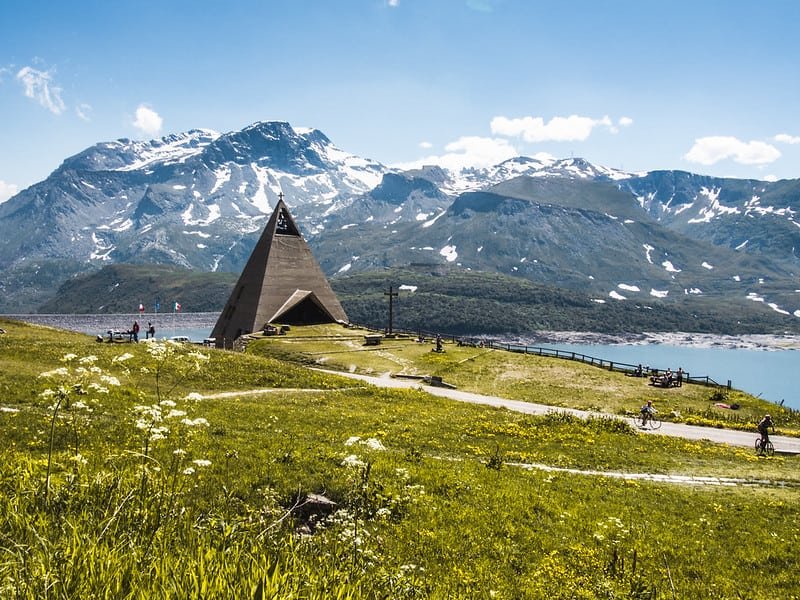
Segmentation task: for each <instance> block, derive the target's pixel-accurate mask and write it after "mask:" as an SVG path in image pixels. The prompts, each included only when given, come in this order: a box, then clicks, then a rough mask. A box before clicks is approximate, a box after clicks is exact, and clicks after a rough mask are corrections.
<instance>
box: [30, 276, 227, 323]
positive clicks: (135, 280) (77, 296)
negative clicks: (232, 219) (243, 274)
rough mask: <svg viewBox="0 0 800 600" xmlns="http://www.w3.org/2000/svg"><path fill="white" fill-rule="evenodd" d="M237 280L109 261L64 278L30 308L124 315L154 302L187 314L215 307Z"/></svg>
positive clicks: (148, 307) (67, 312)
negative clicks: (176, 304)
mask: <svg viewBox="0 0 800 600" xmlns="http://www.w3.org/2000/svg"><path fill="white" fill-rule="evenodd" d="M237 278H238V274H233V273H202V272H195V271H188V270H186V269H180V268H177V267H173V266H169V265H128V264H115V265H110V266H108V267H104V268H103V269H101V270H100V271H97V272H94V273H91V274H88V275H80V276H77V277H73V278H72V279H70V280H68V281H67V282H65V283H64V284H63V285H62V286H61V287H60V288H59V290H58V293H57V294H56V296H55V297H54V298H53V299H51V300H49V301H48V302H46V303H45V304H42V305H41V306H39V307H38V309H37V311H36V312H39V313H62V314H103V313H108V314H114V313H129V312H133V311H135V310H136V308H137V307H138V306H139V304H140V303H142V304H144V305H145V307H147V310H148V311H150V310H152V306H153V303H154V302H156V301H157V300H159V301H160V302H161V310H162V311H166V312H168V311H170V310H171V308H170V306H171V304H172V302H175V301H179V302H180V303H181V307H182V310H184V311H188V312H208V311H218V310H222V307H223V306H225V301H226V300H227V299H228V296H229V295H230V293H231V289H233V286H234V284H235V283H236V279H237Z"/></svg>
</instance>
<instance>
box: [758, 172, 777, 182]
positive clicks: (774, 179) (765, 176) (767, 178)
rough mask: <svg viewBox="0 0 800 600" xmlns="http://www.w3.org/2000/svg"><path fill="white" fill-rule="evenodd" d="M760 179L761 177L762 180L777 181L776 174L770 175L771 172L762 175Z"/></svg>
mask: <svg viewBox="0 0 800 600" xmlns="http://www.w3.org/2000/svg"><path fill="white" fill-rule="evenodd" d="M761 179H763V180H764V181H769V182H772V183H774V182H776V181H778V176H777V175H771V174H770V175H764V176H763V177H762V178H761Z"/></svg>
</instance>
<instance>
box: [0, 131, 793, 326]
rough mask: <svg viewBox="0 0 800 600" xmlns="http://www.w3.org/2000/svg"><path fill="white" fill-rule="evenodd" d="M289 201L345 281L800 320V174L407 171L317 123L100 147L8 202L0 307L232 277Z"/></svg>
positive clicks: (0, 239) (322, 256)
mask: <svg viewBox="0 0 800 600" xmlns="http://www.w3.org/2000/svg"><path fill="white" fill-rule="evenodd" d="M278 194H283V195H284V198H285V199H286V201H287V203H288V205H289V206H290V210H291V211H292V213H293V215H294V216H295V219H296V221H297V222H298V225H299V226H300V227H301V229H302V231H303V234H304V236H305V237H306V239H307V240H308V241H309V244H310V245H311V247H312V249H313V250H314V252H315V255H316V256H317V258H318V261H319V262H320V264H321V265H322V267H323V269H324V270H325V272H326V273H327V274H328V275H329V276H332V277H335V276H337V275H338V276H341V275H345V274H352V273H356V272H362V271H369V270H374V269H382V268H386V267H392V268H396V267H402V266H404V265H409V264H443V265H450V266H453V267H458V268H462V269H464V270H470V269H472V270H480V271H496V272H498V273H505V274H508V275H513V276H521V277H525V278H528V279H530V280H532V281H536V282H540V283H545V284H552V285H556V286H559V287H564V288H568V289H573V290H585V291H587V292H589V293H590V294H592V295H593V297H595V299H596V300H597V301H598V302H614V301H619V302H623V301H626V300H632V301H641V300H643V299H646V298H647V297H661V298H666V299H668V300H669V299H670V298H676V297H677V296H692V295H695V296H701V295H705V296H706V297H710V298H714V297H719V298H723V297H728V296H733V297H737V298H738V299H740V300H745V301H756V302H763V303H764V304H765V305H768V306H770V307H772V308H773V310H775V311H776V312H778V313H779V314H784V313H785V315H786V316H787V317H789V318H797V316H800V298H799V297H798V294H797V292H796V291H795V287H796V285H795V284H794V278H795V274H796V272H797V270H798V269H799V268H800V264H799V263H800V258H799V257H798V256H797V250H796V249H797V248H798V247H799V246H800V231H798V230H800V224H798V222H797V221H796V220H795V215H796V213H797V211H798V210H800V180H782V181H779V182H764V181H756V180H735V179H720V178H714V177H708V176H703V175H697V174H692V173H688V172H684V171H653V172H650V173H645V174H642V173H638V174H637V173H626V172H623V171H619V170H615V169H610V168H607V167H601V166H597V165H593V164H591V163H590V162H588V161H586V160H584V159H582V158H569V159H543V158H530V157H515V158H512V159H509V160H506V161H504V162H502V163H499V164H498V165H494V166H491V167H486V168H469V169H463V170H460V171H457V172H456V171H450V170H447V169H445V168H443V167H440V166H436V165H429V166H426V167H423V168H420V169H413V170H410V171H406V172H402V171H400V170H398V169H395V168H392V167H387V166H385V165H382V164H380V163H378V162H376V161H371V160H368V159H363V158H360V157H357V156H355V155H352V154H350V153H347V152H346V151H344V150H342V149H340V148H338V147H337V146H335V144H333V142H331V140H330V139H329V138H328V137H327V136H326V135H325V134H324V133H323V132H321V131H319V130H317V129H302V130H301V129H294V128H293V127H292V126H291V125H290V124H289V123H286V122H277V121H262V122H258V123H254V124H252V125H249V126H247V127H245V128H244V129H242V130H240V131H234V132H228V133H224V134H220V133H217V132H214V131H211V130H204V129H194V130H191V131H188V132H184V133H181V134H174V135H171V136H165V137H164V138H161V139H160V140H150V141H131V140H126V139H121V140H117V141H114V142H103V143H98V144H95V145H94V146H92V147H90V148H87V149H86V150H84V151H82V152H80V153H78V154H76V155H74V156H72V157H68V158H67V159H65V160H64V161H63V163H62V164H61V165H60V166H59V167H58V168H57V169H56V170H55V171H54V172H53V173H52V174H51V175H50V176H49V177H48V178H47V179H46V180H44V181H42V182H39V183H36V184H34V185H33V186H31V187H29V188H27V189H25V190H22V191H21V192H20V193H18V194H17V195H15V196H14V197H13V198H11V199H10V200H8V201H7V202H5V203H3V204H0V270H1V271H0V272H1V273H2V275H0V291H2V292H4V294H3V296H4V300H2V301H0V310H12V311H13V310H18V309H20V308H24V307H26V306H27V307H31V306H38V305H39V304H42V303H43V302H46V301H47V300H48V299H49V298H52V297H53V296H54V295H55V294H56V293H57V290H58V287H59V286H60V285H61V284H62V283H63V282H64V281H66V280H68V279H69V278H70V277H72V276H73V275H77V274H81V273H89V272H93V271H96V270H97V269H99V268H100V267H102V266H104V265H107V264H111V263H138V264H147V263H153V264H172V265H178V266H181V267H183V268H187V269H192V270H195V271H199V272H202V271H210V272H213V271H226V272H237V271H238V270H240V269H241V268H242V266H243V264H244V262H245V260H246V259H247V257H248V256H249V252H250V250H251V249H252V246H253V244H254V243H255V239H256V238H257V236H258V233H259V232H260V230H261V228H262V227H263V225H264V223H265V219H266V217H267V216H268V215H269V214H270V213H271V210H272V207H274V205H275V202H276V200H277V197H278Z"/></svg>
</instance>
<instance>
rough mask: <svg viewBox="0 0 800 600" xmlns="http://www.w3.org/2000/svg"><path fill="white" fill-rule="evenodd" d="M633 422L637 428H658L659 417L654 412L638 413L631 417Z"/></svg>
mask: <svg viewBox="0 0 800 600" xmlns="http://www.w3.org/2000/svg"><path fill="white" fill-rule="evenodd" d="M633 424H634V425H635V426H636V427H638V428H639V429H660V428H661V419H659V418H658V417H657V416H655V415H654V414H646V415H643V414H638V415H636V416H635V417H633Z"/></svg>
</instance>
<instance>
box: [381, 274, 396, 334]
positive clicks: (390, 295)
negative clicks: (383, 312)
mask: <svg viewBox="0 0 800 600" xmlns="http://www.w3.org/2000/svg"><path fill="white" fill-rule="evenodd" d="M383 295H384V296H389V330H388V331H387V332H386V333H388V334H389V335H391V334H392V325H393V322H394V310H393V308H394V306H393V303H392V299H393V298H396V297H397V295H398V294H397V292H393V291H392V286H389V291H388V292H383Z"/></svg>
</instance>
